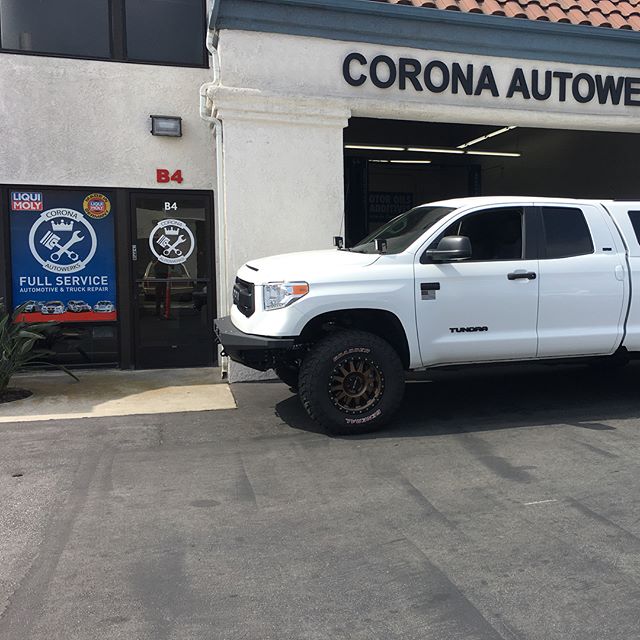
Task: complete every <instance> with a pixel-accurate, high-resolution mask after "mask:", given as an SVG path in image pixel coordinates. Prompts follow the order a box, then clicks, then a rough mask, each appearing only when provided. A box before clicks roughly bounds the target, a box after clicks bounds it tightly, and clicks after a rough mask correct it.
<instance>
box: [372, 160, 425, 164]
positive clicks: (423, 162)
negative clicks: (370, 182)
mask: <svg viewBox="0 0 640 640" xmlns="http://www.w3.org/2000/svg"><path fill="white" fill-rule="evenodd" d="M369 162H386V163H387V164H431V160H369Z"/></svg>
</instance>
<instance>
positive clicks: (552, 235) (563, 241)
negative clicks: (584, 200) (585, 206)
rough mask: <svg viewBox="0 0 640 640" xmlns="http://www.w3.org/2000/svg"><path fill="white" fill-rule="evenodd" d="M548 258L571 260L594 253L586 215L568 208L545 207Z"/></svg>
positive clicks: (543, 216) (544, 222)
mask: <svg viewBox="0 0 640 640" xmlns="http://www.w3.org/2000/svg"><path fill="white" fill-rule="evenodd" d="M542 222H543V226H544V240H545V242H544V246H545V250H546V256H545V255H544V253H543V255H542V256H541V257H546V258H570V257H572V256H583V255H587V254H589V253H593V241H592V239H591V233H590V231H589V226H588V225H587V221H586V220H585V217H584V213H582V211H581V210H580V209H572V208H568V207H543V208H542Z"/></svg>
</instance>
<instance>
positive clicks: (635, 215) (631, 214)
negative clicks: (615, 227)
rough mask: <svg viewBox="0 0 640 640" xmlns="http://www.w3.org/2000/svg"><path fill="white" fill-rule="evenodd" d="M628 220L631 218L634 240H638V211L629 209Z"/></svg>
mask: <svg viewBox="0 0 640 640" xmlns="http://www.w3.org/2000/svg"><path fill="white" fill-rule="evenodd" d="M629 220H631V224H632V225H633V231H634V232H635V234H636V240H637V241H638V242H640V211H629Z"/></svg>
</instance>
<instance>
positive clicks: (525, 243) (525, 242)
mask: <svg viewBox="0 0 640 640" xmlns="http://www.w3.org/2000/svg"><path fill="white" fill-rule="evenodd" d="M501 209H520V211H521V220H522V252H521V257H520V258H496V259H493V260H481V259H473V258H467V259H465V260H452V261H445V262H440V261H438V262H435V261H433V260H431V258H429V257H428V256H427V251H428V250H429V249H432V248H434V249H435V247H436V245H437V243H438V242H439V241H440V240H441V239H442V238H444V237H445V235H444V234H445V232H446V231H447V229H448V228H449V227H451V226H452V225H454V224H461V223H462V222H463V220H465V219H466V218H470V217H472V216H476V215H480V214H482V213H488V212H491V211H499V210H501ZM535 214H536V212H535V209H534V208H533V207H531V206H529V205H526V204H511V203H509V204H497V205H491V206H488V207H487V206H485V207H482V208H479V209H474V210H472V211H466V212H464V213H463V214H462V215H461V216H460V217H458V218H456V219H455V220H452V221H451V222H449V223H448V224H447V226H446V227H445V228H444V229H443V230H442V231H441V232H440V233H438V235H437V236H436V237H435V238H434V239H433V240H432V241H431V242H429V243H428V245H427V246H426V247H425V248H424V250H423V251H422V255H421V257H420V263H421V264H469V263H473V264H480V263H484V264H487V263H493V262H524V261H526V260H535V259H537V257H538V234H539V232H538V222H537V219H536V218H537V216H536V215H535ZM472 250H473V246H472Z"/></svg>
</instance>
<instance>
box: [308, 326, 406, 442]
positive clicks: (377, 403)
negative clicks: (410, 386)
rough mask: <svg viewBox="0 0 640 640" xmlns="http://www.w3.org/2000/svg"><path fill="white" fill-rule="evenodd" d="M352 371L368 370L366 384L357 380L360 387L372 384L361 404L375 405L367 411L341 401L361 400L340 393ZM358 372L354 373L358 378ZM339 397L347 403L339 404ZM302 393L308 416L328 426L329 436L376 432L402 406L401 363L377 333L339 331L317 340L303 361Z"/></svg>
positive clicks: (402, 371) (402, 382)
mask: <svg viewBox="0 0 640 640" xmlns="http://www.w3.org/2000/svg"><path fill="white" fill-rule="evenodd" d="M350 368H351V369H353V368H355V369H358V368H362V369H364V370H365V371H366V372H367V375H366V376H365V375H364V373H363V377H362V380H361V381H358V380H355V382H356V383H359V384H360V385H361V386H360V389H362V385H365V384H367V383H366V381H367V380H369V381H370V382H369V383H368V384H367V392H366V394H367V395H366V397H364V398H362V399H360V398H359V399H358V400H357V401H358V402H363V403H366V402H371V405H370V406H364V407H363V408H362V409H360V408H359V407H357V406H356V407H354V408H343V407H341V406H340V404H341V402H342V404H346V403H348V402H350V401H353V402H356V400H353V399H352V397H347V395H346V394H345V393H344V392H342V391H339V392H336V391H335V389H336V384H337V383H336V380H337V379H339V376H343V378H342V379H343V381H344V385H343V386H344V387H345V388H346V386H347V374H344V373H343V371H344V370H345V369H347V370H348V369H350ZM336 372H337V373H336ZM357 373H358V372H357V371H354V372H353V374H354V375H355V374H357ZM356 377H357V376H356ZM338 387H340V385H338ZM340 388H341V387H340ZM371 389H375V391H371ZM356 390H357V389H356ZM337 393H338V394H341V396H342V397H343V398H345V400H344V401H340V400H338V395H337ZM299 395H300V400H301V402H302V405H303V406H304V408H305V409H306V411H307V413H308V414H309V416H310V417H311V418H312V419H313V420H315V421H316V422H318V423H319V424H321V425H323V426H324V427H325V428H326V429H327V431H329V433H332V434H336V435H356V434H360V433H367V432H370V431H376V430H378V429H380V428H382V427H383V426H384V425H386V424H387V423H388V422H389V420H391V418H392V417H393V415H394V414H395V412H396V411H397V409H398V407H399V406H400V403H401V402H402V397H403V395H404V370H403V367H402V362H401V361H400V357H399V356H398V354H397V353H396V351H395V350H394V349H393V347H392V346H391V345H390V344H389V343H388V342H386V341H385V340H383V339H382V338H380V337H378V336H376V335H374V334H372V333H367V332H365V331H355V330H344V331H337V332H335V333H331V334H328V335H327V336H325V337H324V338H322V339H321V340H320V341H318V342H317V343H316V344H315V345H314V346H313V347H312V348H311V349H310V350H309V352H308V353H307V355H306V357H305V359H304V360H303V361H302V365H301V367H300V377H299ZM370 397H371V399H369V398H370Z"/></svg>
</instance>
